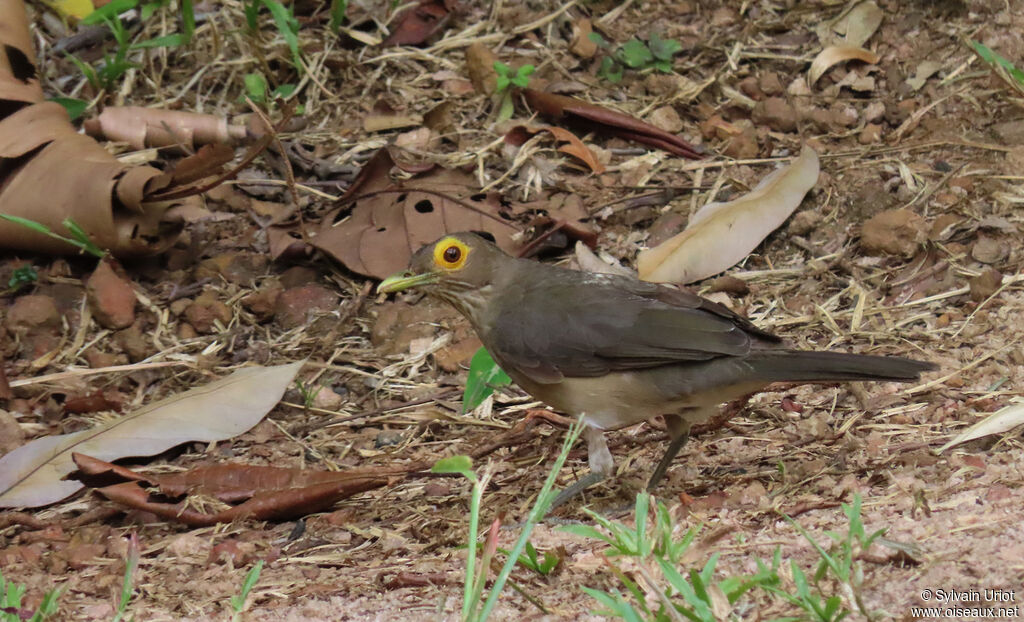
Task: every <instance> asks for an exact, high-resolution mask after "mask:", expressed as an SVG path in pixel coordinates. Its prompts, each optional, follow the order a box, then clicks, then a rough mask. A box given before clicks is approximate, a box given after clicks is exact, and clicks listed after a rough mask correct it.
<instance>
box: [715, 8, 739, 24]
mask: <svg viewBox="0 0 1024 622" xmlns="http://www.w3.org/2000/svg"><path fill="white" fill-rule="evenodd" d="M738 17H739V14H738V13H736V12H735V11H734V10H733V9H731V8H729V7H724V6H723V7H719V8H717V9H715V10H714V11H713V12H712V13H711V26H712V27H715V28H720V27H722V26H729V25H730V24H734V23H736V20H737V18H738Z"/></svg>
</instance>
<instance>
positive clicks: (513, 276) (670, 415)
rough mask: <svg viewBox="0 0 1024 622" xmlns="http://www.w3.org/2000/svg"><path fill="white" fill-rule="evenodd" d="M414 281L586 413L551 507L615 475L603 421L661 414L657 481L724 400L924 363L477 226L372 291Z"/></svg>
mask: <svg viewBox="0 0 1024 622" xmlns="http://www.w3.org/2000/svg"><path fill="white" fill-rule="evenodd" d="M408 289H417V290H421V291H423V292H425V293H426V294H427V295H429V296H433V297H435V298H439V299H441V300H443V301H445V302H447V303H448V304H450V305H451V306H453V307H455V309H456V310H457V311H458V312H459V313H461V314H462V315H463V316H465V317H466V319H467V320H469V322H470V324H471V325H472V327H473V329H474V330H475V332H476V334H477V336H478V337H479V338H480V341H481V342H482V343H483V346H484V347H485V348H486V349H487V351H488V352H489V353H490V354H491V356H492V357H493V359H494V361H495V362H496V363H497V364H498V366H499V367H501V369H502V370H504V371H505V372H506V373H507V374H508V375H509V377H511V378H512V380H513V381H514V382H515V383H516V384H518V385H519V386H520V387H521V388H522V389H523V390H525V391H526V392H527V393H529V394H530V395H531V396H533V397H534V398H535V399H537V400H539V401H541V402H544V403H545V404H547V405H549V406H551V407H552V408H554V409H555V410H558V411H561V412H562V413H565V414H569V415H572V416H574V417H582V418H583V421H584V424H585V427H584V430H583V436H584V438H585V439H586V443H587V454H588V463H589V467H590V473H589V474H588V475H586V476H584V477H582V478H580V479H579V480H578V481H577V482H576V483H575V484H574V485H572V486H569V487H567V488H566V489H564V490H563V491H562V492H561V493H560V494H559V496H558V497H557V498H556V499H555V502H554V504H553V505H552V509H553V508H554V507H557V506H558V505H561V504H562V503H565V502H566V501H567V500H569V499H571V498H572V497H574V496H576V495H577V494H579V493H580V492H582V491H583V490H585V489H587V488H589V487H591V486H593V485H594V484H596V483H598V482H600V481H602V480H604V479H605V478H608V477H610V476H612V475H613V473H614V460H613V458H612V455H611V452H610V451H609V449H608V446H607V444H606V442H605V438H604V432H605V431H609V430H616V429H619V428H624V427H627V426H630V425H633V424H636V423H640V422H642V421H646V420H649V419H652V418H654V417H656V416H658V415H661V416H662V417H664V420H665V424H666V428H667V430H668V434H669V444H668V447H667V448H666V450H665V453H664V454H663V456H662V458H661V460H660V461H659V462H658V464H657V466H656V467H655V469H654V472H653V473H652V475H651V477H650V479H649V480H648V484H647V490H648V491H653V490H654V489H655V488H656V487H657V486H658V484H659V482H660V481H661V480H662V478H663V477H664V475H665V473H666V471H667V470H668V468H669V466H670V465H671V463H672V461H673V460H674V459H675V457H676V456H677V454H678V453H679V451H680V450H681V449H682V448H683V446H684V445H685V444H686V442H687V439H688V438H689V433H690V428H691V426H692V425H694V424H696V423H701V422H704V421H706V420H708V419H709V418H711V417H712V416H714V415H715V413H716V412H717V409H718V406H719V405H720V404H722V403H725V402H729V401H732V400H735V399H737V398H739V397H743V396H748V395H750V394H753V393H756V392H758V391H761V390H763V389H764V388H766V387H767V386H768V385H769V384H771V383H773V382H794V383H812V382H839V381H862V380H877V381H897V382H909V381H914V380H918V379H919V378H920V375H921V373H923V372H926V371H929V370H932V369H935V368H936V366H935V365H934V364H932V363H930V362H925V361H919V360H914V359H909V358H903V357H896V356H873V355H862V354H849V353H844V352H834V351H817V350H797V349H792V348H790V347H788V346H787V345H785V343H784V342H783V340H782V339H781V338H780V337H778V336H776V335H774V334H772V333H770V332H768V331H766V330H763V329H761V328H758V327H757V326H756V325H754V323H753V322H751V321H750V320H749V319H747V318H746V317H744V316H742V315H740V314H738V313H735V312H734V311H732V310H731V309H729V308H728V307H726V306H724V305H721V304H719V303H716V302H713V301H711V300H708V299H707V298H703V297H701V296H698V295H697V294H694V293H692V292H690V291H687V290H684V289H680V288H678V287H675V286H672V285H667V284H661V283H652V282H648V281H642V280H640V279H637V278H635V277H631V276H626V275H619V274H602V273H594V272H581V271H577V270H572V269H569V268H564V267H560V266H555V265H551V264H545V263H540V262H537V261H533V260H530V259H522V258H516V257H512V256H510V255H508V254H506V253H505V252H504V251H502V250H501V249H499V248H498V247H497V246H496V245H495V244H493V243H492V242H491V241H490V240H488V239H485V238H484V237H482V236H481V235H478V234H476V233H472V232H462V233H454V234H449V235H445V236H443V237H441V238H440V239H438V240H437V241H435V242H433V243H431V244H427V245H426V246H424V247H422V248H421V249H419V250H418V251H417V252H415V253H414V254H413V256H412V258H411V260H410V262H409V269H408V270H406V271H403V272H399V273H396V274H394V275H391V276H389V277H388V278H386V279H384V280H383V281H382V282H381V283H380V285H379V286H378V288H377V291H378V293H391V292H398V291H403V290H408Z"/></svg>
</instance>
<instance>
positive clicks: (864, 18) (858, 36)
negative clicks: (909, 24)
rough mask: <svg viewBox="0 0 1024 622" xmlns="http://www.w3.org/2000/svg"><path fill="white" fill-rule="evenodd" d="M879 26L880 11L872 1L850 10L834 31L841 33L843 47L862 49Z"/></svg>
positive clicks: (880, 19) (880, 20) (880, 21)
mask: <svg viewBox="0 0 1024 622" xmlns="http://www.w3.org/2000/svg"><path fill="white" fill-rule="evenodd" d="M881 24H882V9H880V8H878V5H877V4H875V3H874V1H873V0H867V1H866V2H861V3H860V4H858V5H857V6H855V7H853V8H852V9H850V12H849V13H847V14H846V16H845V17H844V18H842V19H840V20H839V23H838V24H837V25H836V28H835V29H836V31H837V32H841V33H843V44H844V45H848V46H851V47H863V46H864V44H865V43H867V41H868V39H870V38H871V35H873V34H875V31H876V30H878V27H879V26H880V25H881Z"/></svg>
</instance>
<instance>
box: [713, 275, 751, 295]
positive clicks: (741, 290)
mask: <svg viewBox="0 0 1024 622" xmlns="http://www.w3.org/2000/svg"><path fill="white" fill-rule="evenodd" d="M716 292H725V293H727V294H732V295H734V296H746V295H747V294H749V293H750V285H748V284H747V282H746V281H744V280H743V279H738V278H736V277H734V276H731V275H729V274H725V275H722V276H720V277H718V278H715V279H712V280H711V282H710V283H708V293H711V294H714V293H716Z"/></svg>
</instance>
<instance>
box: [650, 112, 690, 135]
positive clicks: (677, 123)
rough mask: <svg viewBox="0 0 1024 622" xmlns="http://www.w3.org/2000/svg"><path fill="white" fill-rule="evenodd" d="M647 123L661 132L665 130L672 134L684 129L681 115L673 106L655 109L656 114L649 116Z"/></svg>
mask: <svg viewBox="0 0 1024 622" xmlns="http://www.w3.org/2000/svg"><path fill="white" fill-rule="evenodd" d="M647 122H648V123H650V124H651V125H653V126H654V127H656V128H658V129H659V130H664V131H666V132H668V133H670V134H675V133H676V132H680V131H682V129H683V120H682V119H680V118H679V113H678V112H676V109H675V108H673V107H672V106H662V107H661V108H657V109H655V110H654V112H652V113H651V114H650V115H648V116H647Z"/></svg>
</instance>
